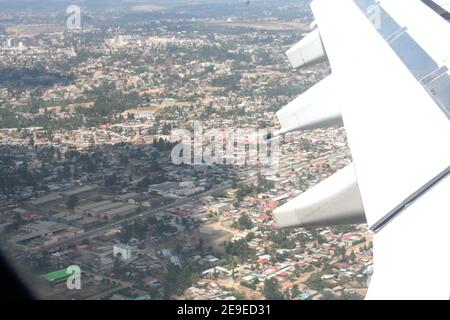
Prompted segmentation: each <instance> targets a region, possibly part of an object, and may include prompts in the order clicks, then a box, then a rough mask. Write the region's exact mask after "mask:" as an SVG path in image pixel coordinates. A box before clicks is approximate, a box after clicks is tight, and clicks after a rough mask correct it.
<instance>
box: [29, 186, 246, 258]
mask: <svg viewBox="0 0 450 320" xmlns="http://www.w3.org/2000/svg"><path fill="white" fill-rule="evenodd" d="M251 180H253V179H251ZM251 180H247V181H245V182H246V183H248V182H251ZM241 183H242V182H241ZM230 188H231V184H224V185H221V186H220V187H217V188H214V189H211V190H208V191H206V192H203V193H201V194H198V195H195V196H193V197H189V198H184V199H178V200H176V201H175V202H172V203H169V204H166V205H164V206H161V207H158V208H155V209H150V210H147V211H144V212H141V213H139V214H135V215H133V216H131V217H128V218H124V219H121V220H118V221H114V222H112V223H108V224H107V225H104V226H101V227H98V228H96V229H93V230H90V231H87V232H84V233H83V234H80V235H77V236H75V237H72V238H70V239H66V240H62V241H58V242H56V243H53V244H50V245H46V246H41V247H39V248H36V249H33V250H30V251H29V253H31V254H36V253H40V252H43V251H45V250H51V249H55V248H58V247H63V246H67V245H70V244H74V243H76V242H79V241H81V240H84V239H88V238H91V237H95V236H98V235H99V234H101V233H102V232H104V231H106V230H108V229H111V228H114V227H119V226H121V225H122V223H125V222H129V221H133V220H136V219H138V218H141V217H144V216H147V215H154V214H157V213H161V212H162V211H164V210H167V209H169V208H173V207H178V206H182V205H185V204H187V203H190V202H194V201H196V200H198V199H200V198H202V197H206V196H209V195H211V194H213V193H216V192H222V191H225V190H227V189H230Z"/></svg>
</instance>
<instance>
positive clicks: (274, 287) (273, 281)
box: [263, 278, 284, 300]
mask: <svg viewBox="0 0 450 320" xmlns="http://www.w3.org/2000/svg"><path fill="white" fill-rule="evenodd" d="M263 294H264V297H266V299H267V300H283V299H284V296H283V293H281V291H280V284H279V283H278V280H277V278H270V279H266V281H264V290H263Z"/></svg>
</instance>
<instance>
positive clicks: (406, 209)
mask: <svg viewBox="0 0 450 320" xmlns="http://www.w3.org/2000/svg"><path fill="white" fill-rule="evenodd" d="M311 7H312V10H313V13H314V17H315V26H316V28H315V29H314V30H313V31H312V32H311V33H310V34H309V35H308V36H306V37H305V38H303V39H302V40H301V41H300V42H299V43H298V44H296V45H295V46H294V47H293V48H292V49H290V50H289V51H288V52H287V55H288V58H289V60H290V62H291V64H292V65H293V66H294V67H301V66H304V65H308V64H312V63H315V62H317V61H320V60H321V59H323V58H324V57H327V58H328V60H329V62H330V65H331V69H332V75H331V76H329V78H327V79H325V80H323V81H322V82H321V83H319V84H317V85H316V86H315V87H313V88H311V89H310V91H307V92H305V93H304V94H303V95H301V96H300V97H299V98H297V99H296V100H294V101H293V102H292V103H291V104H290V105H288V106H286V107H285V108H283V109H282V110H280V111H279V112H278V113H277V116H278V119H279V120H280V123H281V126H282V128H281V130H280V131H278V132H275V133H274V134H275V135H278V134H284V133H285V132H289V131H293V130H302V129H311V128H318V127H323V126H326V125H329V124H332V123H338V122H339V120H341V121H342V122H343V123H344V126H345V128H346V131H347V136H348V141H349V145H350V149H351V152H352V157H353V165H352V166H351V167H350V168H349V167H348V168H345V169H344V170H343V171H341V172H338V173H337V174H336V176H334V177H331V178H329V179H327V180H325V181H323V182H322V183H321V184H319V185H317V186H315V187H313V188H312V189H311V190H309V191H307V192H306V193H304V194H302V195H300V196H299V197H298V198H296V199H294V200H293V201H292V202H291V203H288V204H286V205H285V206H282V207H280V208H278V209H277V210H275V212H274V215H275V218H276V220H277V222H278V223H279V225H280V226H281V227H296V226H312V225H327V224H336V223H348V221H364V220H366V221H367V223H368V225H369V227H370V229H371V230H372V231H373V232H374V233H375V235H374V274H373V277H372V279H371V284H370V287H369V292H368V296H367V298H372V299H378V298H383V299H384V298H386V299H402V298H405V299H428V298H429V299H435V298H437V299H448V298H449V296H450V273H449V272H448V270H450V259H449V258H450V255H449V253H448V244H449V236H448V229H449V227H450V224H449V221H450V220H449V212H450V201H449V200H448V199H446V197H445V195H446V194H447V195H448V194H449V191H450V178H449V172H450V167H449V165H450V147H449V146H450V126H449V124H450V123H449V120H450V73H449V68H450V61H449V59H450V41H448V40H446V39H450V23H449V21H448V20H447V19H448V11H447V7H448V2H446V3H445V2H443V1H442V0H441V1H439V0H437V1H426V0H423V1H421V0H384V1H383V0H382V1H375V0H339V1H336V0H314V1H313V2H312V4H311ZM330 95H332V99H331V98H330ZM330 104H334V105H333V106H331V105H330ZM349 204H352V205H349Z"/></svg>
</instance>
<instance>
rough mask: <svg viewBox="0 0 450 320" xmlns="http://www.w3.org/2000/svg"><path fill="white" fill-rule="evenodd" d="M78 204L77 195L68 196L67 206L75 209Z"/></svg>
mask: <svg viewBox="0 0 450 320" xmlns="http://www.w3.org/2000/svg"><path fill="white" fill-rule="evenodd" d="M77 204H78V196H77V195H71V196H69V198H67V202H66V206H67V208H69V209H70V210H73V209H74V208H75V207H76V206H77Z"/></svg>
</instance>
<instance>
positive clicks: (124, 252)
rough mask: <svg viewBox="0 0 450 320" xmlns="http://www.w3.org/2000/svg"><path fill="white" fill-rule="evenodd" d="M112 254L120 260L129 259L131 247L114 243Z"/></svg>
mask: <svg viewBox="0 0 450 320" xmlns="http://www.w3.org/2000/svg"><path fill="white" fill-rule="evenodd" d="M113 256H114V257H118V258H119V259H120V260H122V261H127V260H130V259H131V247H130V246H127V245H124V244H116V245H114V247H113Z"/></svg>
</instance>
